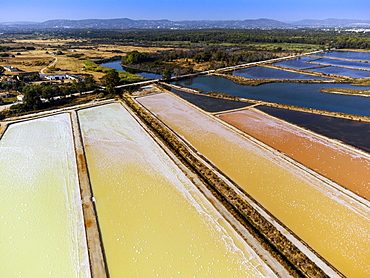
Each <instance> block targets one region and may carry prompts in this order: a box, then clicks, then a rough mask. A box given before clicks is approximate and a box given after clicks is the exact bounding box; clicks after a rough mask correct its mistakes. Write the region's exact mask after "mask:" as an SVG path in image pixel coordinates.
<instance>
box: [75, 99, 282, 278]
mask: <svg viewBox="0 0 370 278" xmlns="http://www.w3.org/2000/svg"><path fill="white" fill-rule="evenodd" d="M79 119H80V122H81V128H82V133H83V136H84V144H85V147H86V155H87V161H88V165H89V172H90V177H91V182H92V188H93V194H94V196H95V199H96V205H97V212H98V217H99V225H100V228H101V231H102V237H103V244H104V249H105V252H106V257H107V262H108V269H109V274H110V277H156V276H161V277H266V276H268V277H274V276H275V275H273V273H271V271H270V270H269V268H268V267H267V266H266V265H265V264H264V263H263V261H262V260H261V259H260V258H259V257H258V256H257V255H256V254H255V253H254V252H253V251H252V250H251V249H250V247H248V246H247V245H246V244H245V243H244V242H243V241H242V240H241V239H240V238H239V236H238V234H236V233H235V231H234V230H233V229H232V228H231V227H230V225H228V224H227V223H226V222H225V220H223V218H222V217H221V216H220V215H219V214H218V212H217V211H216V210H215V209H214V208H213V207H212V205H211V204H210V203H209V202H208V201H207V200H206V199H205V198H204V197H203V195H201V194H200V193H199V191H198V190H197V189H196V188H195V186H194V185H193V184H192V183H191V182H190V181H189V180H188V179H187V178H186V177H185V176H184V174H183V173H182V172H181V171H180V170H179V169H178V168H177V166H175V164H174V163H173V162H172V161H171V160H170V159H169V158H168V157H167V156H166V155H165V154H164V152H163V151H162V150H161V149H160V148H159V147H158V146H157V145H156V144H155V143H154V141H152V139H151V138H150V137H149V136H148V135H147V134H146V133H145V132H144V131H143V130H142V129H141V127H140V126H139V125H138V124H137V122H136V121H135V120H134V119H133V118H132V117H131V116H130V114H129V113H128V112H127V111H126V110H125V109H124V108H122V106H120V105H119V104H111V105H106V106H102V107H96V108H91V109H87V110H82V111H80V112H79Z"/></svg>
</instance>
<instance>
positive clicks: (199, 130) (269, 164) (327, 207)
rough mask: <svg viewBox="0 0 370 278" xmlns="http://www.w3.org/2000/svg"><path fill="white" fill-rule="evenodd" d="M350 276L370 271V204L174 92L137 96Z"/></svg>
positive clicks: (366, 275) (369, 272)
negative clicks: (282, 156) (228, 125)
mask: <svg viewBox="0 0 370 278" xmlns="http://www.w3.org/2000/svg"><path fill="white" fill-rule="evenodd" d="M137 100H138V101H139V102H140V103H142V104H143V105H144V106H145V107H146V108H148V109H149V110H150V111H151V112H153V113H154V114H155V115H157V117H159V118H160V119H161V120H162V121H164V122H165V123H166V124H167V125H169V126H170V127H171V128H172V129H173V130H175V131H176V132H177V133H178V134H180V135H181V136H183V137H184V138H185V139H186V140H187V141H188V142H190V143H191V144H192V145H193V146H194V147H195V148H196V149H197V150H198V151H199V152H200V153H201V154H203V155H204V156H206V157H207V158H208V159H209V160H210V161H212V162H213V163H214V164H215V165H216V166H217V167H218V168H219V169H220V170H221V171H222V172H224V173H225V174H226V175H228V176H229V177H230V178H231V179H232V180H234V181H235V182H236V183H237V184H238V185H239V186H240V187H241V188H243V189H244V190H245V191H246V192H248V193H249V194H250V195H251V196H252V197H254V198H255V199H256V200H257V201H258V202H260V203H261V204H262V205H263V206H264V207H265V208H266V209H267V210H268V211H270V212H271V213H272V214H273V215H274V216H275V217H276V218H278V219H279V220H280V221H281V222H282V223H284V224H285V225H286V226H287V227H288V228H290V229H291V230H292V231H293V232H294V233H295V234H296V235H298V236H299V237H300V238H301V239H303V240H304V241H305V242H306V243H308V245H310V246H311V247H312V248H313V249H314V250H315V251H317V252H318V253H319V254H320V255H321V256H323V257H324V258H325V259H326V260H328V261H329V262H330V263H331V264H332V265H334V266H335V267H336V268H337V269H338V270H339V271H341V272H342V273H344V275H346V276H347V277H369V276H370V264H369V262H370V236H369V235H370V210H369V208H368V207H366V206H365V205H363V204H361V203H359V202H357V201H356V200H355V199H353V198H351V197H350V196H348V195H345V194H343V193H342V192H340V191H338V190H337V189H335V188H333V187H331V186H329V185H328V184H326V183H324V182H323V181H321V180H319V179H317V178H316V177H314V176H312V175H311V174H309V173H307V172H305V171H303V170H302V169H300V168H298V167H297V166H295V165H293V164H292V163H289V162H288V161H286V160H284V159H282V158H281V157H279V156H277V155H275V154H274V153H272V152H270V151H268V150H267V149H265V148H263V147H261V146H260V145H259V144H256V143H254V142H253V141H251V140H249V139H248V138H246V137H244V136H242V135H240V134H238V133H236V132H235V131H233V130H231V129H229V128H227V127H226V126H225V125H224V124H222V123H221V122H219V121H218V120H216V119H215V118H214V117H211V116H208V115H206V114H205V113H203V112H201V111H199V110H197V109H194V108H193V107H192V106H190V105H188V104H186V103H185V102H184V101H181V100H179V99H178V98H176V97H173V96H172V95H169V94H165V93H162V94H157V95H152V96H145V97H141V98H138V99H137Z"/></svg>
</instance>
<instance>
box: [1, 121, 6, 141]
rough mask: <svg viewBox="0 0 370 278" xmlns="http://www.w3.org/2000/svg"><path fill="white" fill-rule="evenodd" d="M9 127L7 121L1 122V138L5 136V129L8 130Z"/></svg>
mask: <svg viewBox="0 0 370 278" xmlns="http://www.w3.org/2000/svg"><path fill="white" fill-rule="evenodd" d="M7 128H8V124H7V123H0V140H1V138H2V137H3V135H4V133H5V131H6V130H7Z"/></svg>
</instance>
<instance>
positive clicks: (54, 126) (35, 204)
mask: <svg viewBox="0 0 370 278" xmlns="http://www.w3.org/2000/svg"><path fill="white" fill-rule="evenodd" d="M0 196H1V202H0V258H1V262H0V277H58V278H60V277H65V278H71V277H90V267H89V260H88V254H87V246H86V240H85V231H84V225H83V216H82V208H81V201H80V200H81V198H80V191H79V186H78V180H77V168H76V161H75V153H74V147H73V138H72V132H71V125H70V119H69V115H68V114H62V115H58V116H52V117H47V118H42V119H37V120H30V121H25V122H22V123H16V124H12V125H10V126H9V128H8V130H7V131H6V133H5V134H4V136H3V138H2V139H1V140H0Z"/></svg>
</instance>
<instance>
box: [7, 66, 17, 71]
mask: <svg viewBox="0 0 370 278" xmlns="http://www.w3.org/2000/svg"><path fill="white" fill-rule="evenodd" d="M4 69H5V70H7V71H10V72H15V71H19V69H17V68H15V67H12V66H4Z"/></svg>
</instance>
